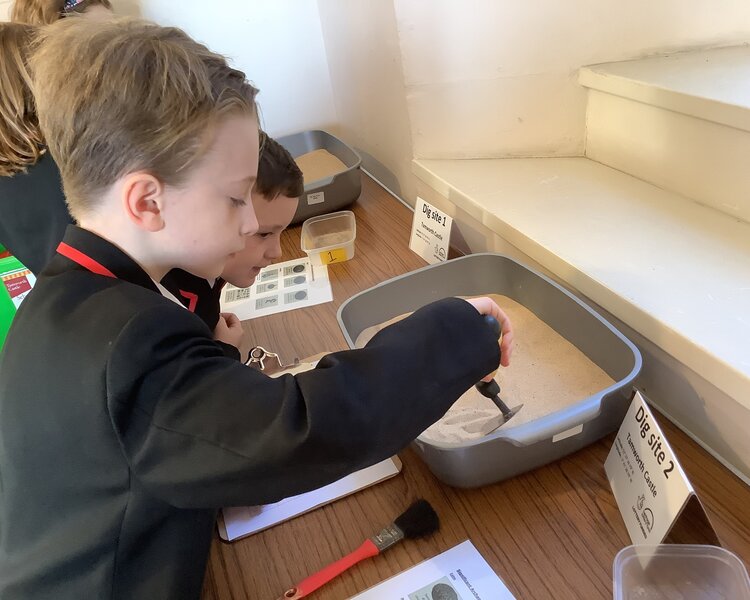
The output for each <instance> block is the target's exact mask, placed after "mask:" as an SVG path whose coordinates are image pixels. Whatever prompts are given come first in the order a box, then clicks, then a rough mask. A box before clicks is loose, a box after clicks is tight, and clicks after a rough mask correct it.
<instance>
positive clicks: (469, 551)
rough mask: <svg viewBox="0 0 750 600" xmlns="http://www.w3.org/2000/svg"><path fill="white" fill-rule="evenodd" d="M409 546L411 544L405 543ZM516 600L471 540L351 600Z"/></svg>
mask: <svg viewBox="0 0 750 600" xmlns="http://www.w3.org/2000/svg"><path fill="white" fill-rule="evenodd" d="M403 543H408V542H403ZM386 598H387V599H388V600H515V596H513V594H511V593H510V591H509V590H508V588H507V587H505V584H504V583H503V581H502V580H501V579H500V578H499V577H498V576H497V575H496V574H495V572H494V571H493V570H492V569H491V568H490V566H489V565H488V564H487V561H485V560H484V558H482V555H481V554H479V552H478V551H477V549H476V548H475V547H474V544H472V543H471V542H470V541H469V540H466V541H465V542H463V543H461V544H459V545H458V546H454V547H453V548H451V549H450V550H447V551H446V552H443V553H442V554H439V555H437V556H436V557H435V558H431V559H429V560H426V561H424V562H422V563H420V564H418V565H417V566H415V567H412V568H411V569H408V570H406V571H404V572H403V573H400V574H398V575H396V576H395V577H392V578H391V579H387V580H386V581H384V582H383V583H381V584H378V585H376V586H375V587H372V588H370V589H369V590H367V591H366V592H363V593H361V594H359V595H357V596H354V597H352V598H350V600H384V599H386Z"/></svg>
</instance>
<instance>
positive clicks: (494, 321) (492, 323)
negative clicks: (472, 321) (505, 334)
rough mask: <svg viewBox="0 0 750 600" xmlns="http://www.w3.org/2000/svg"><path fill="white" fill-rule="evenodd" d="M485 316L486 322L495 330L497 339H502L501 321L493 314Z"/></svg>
mask: <svg viewBox="0 0 750 600" xmlns="http://www.w3.org/2000/svg"><path fill="white" fill-rule="evenodd" d="M483 318H484V322H485V323H487V326H488V327H490V328H491V329H492V331H494V332H495V337H496V338H497V339H500V332H501V331H502V329H501V328H500V323H499V321H498V320H497V319H496V318H495V317H493V316H492V315H484V316H483Z"/></svg>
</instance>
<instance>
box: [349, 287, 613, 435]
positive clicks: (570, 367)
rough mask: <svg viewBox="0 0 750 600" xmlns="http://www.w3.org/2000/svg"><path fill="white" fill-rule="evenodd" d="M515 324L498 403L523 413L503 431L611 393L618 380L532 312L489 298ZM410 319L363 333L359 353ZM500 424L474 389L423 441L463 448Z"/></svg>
mask: <svg viewBox="0 0 750 600" xmlns="http://www.w3.org/2000/svg"><path fill="white" fill-rule="evenodd" d="M488 295H489V296H490V298H492V299H493V300H495V302H497V303H498V305H499V306H500V307H501V308H502V309H503V310H504V311H505V312H506V313H507V314H508V316H509V317H510V319H511V322H512V323H513V329H514V334H515V335H514V340H515V341H514V348H513V357H512V359H511V364H510V367H507V368H503V367H500V370H499V371H498V372H497V375H495V379H496V380H497V382H498V383H499V384H500V390H501V392H500V397H501V398H502V399H503V400H504V401H505V403H506V404H507V405H508V406H510V407H511V408H512V407H514V406H516V405H518V404H523V405H524V407H523V409H521V411H520V412H519V413H518V414H517V415H516V416H514V417H513V419H512V420H511V421H509V422H508V424H507V425H505V426H504V427H506V428H510V427H515V426H517V425H523V424H524V423H528V422H529V421H533V420H535V419H538V418H539V417H543V416H545V415H548V414H551V413H553V412H555V411H558V410H560V409H563V408H565V407H566V406H570V405H571V404H576V403H577V402H580V401H581V400H583V399H584V398H586V397H588V396H590V395H591V394H594V393H596V392H599V391H601V390H603V389H604V388H606V387H609V386H610V385H612V384H613V383H614V380H613V379H612V378H611V377H609V375H607V374H606V373H605V372H604V371H603V370H602V369H601V368H600V367H598V366H597V365H596V364H594V363H593V362H592V361H591V360H590V359H589V358H588V357H586V355H585V354H583V352H581V351H580V350H579V349H578V348H576V347H575V346H574V345H573V344H571V343H570V342H569V341H567V340H566V339H565V338H564V337H562V336H561V335H560V334H559V333H557V332H556V331H555V330H554V329H552V328H551V327H549V326H548V325H547V324H546V323H544V321H542V320H541V319H539V318H538V317H537V316H536V315H535V314H534V313H533V312H531V311H530V310H529V309H527V308H526V307H524V306H522V305H521V304H519V303H518V302H516V301H514V300H511V299H510V298H508V297H507V296H500V295H493V294H488ZM406 316H407V315H401V316H399V317H396V318H395V319H391V320H390V321H387V322H386V323H382V324H381V325H376V326H375V327H370V328H368V329H366V330H364V331H363V332H362V333H361V334H360V336H359V337H358V338H357V340H356V343H355V345H356V347H357V348H361V347H362V346H364V345H365V344H366V343H367V342H368V341H369V340H370V339H371V338H372V337H373V336H374V335H375V334H376V333H377V332H378V331H380V330H381V329H383V328H384V327H387V326H388V325H390V324H391V323H394V322H396V321H398V320H400V319H403V318H404V317H406ZM501 422H502V417H501V415H500V411H499V410H498V409H497V407H496V406H495V405H494V404H493V403H492V401H491V400H490V399H488V398H485V397H484V396H482V395H481V394H480V393H479V392H478V391H477V390H476V389H475V388H474V387H473V386H472V387H471V388H470V389H469V390H468V391H467V392H466V393H465V394H464V395H463V396H461V397H460V398H459V399H458V401H457V402H456V403H455V404H454V405H453V406H452V407H451V408H450V409H449V410H448V412H447V413H446V414H445V415H444V416H443V418H442V419H440V420H439V421H438V422H437V423H435V424H434V425H432V426H431V427H430V428H428V429H427V430H426V431H425V432H424V433H422V435H421V436H420V439H423V440H425V441H428V442H465V441H468V440H472V439H476V438H480V437H482V436H483V435H485V433H484V432H486V431H488V430H489V429H490V428H491V427H492V426H493V425H498V424H500V423H501Z"/></svg>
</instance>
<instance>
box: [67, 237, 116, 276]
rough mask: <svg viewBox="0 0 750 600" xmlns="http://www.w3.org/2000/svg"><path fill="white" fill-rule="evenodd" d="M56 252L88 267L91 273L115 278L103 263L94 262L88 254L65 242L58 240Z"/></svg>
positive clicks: (85, 267)
mask: <svg viewBox="0 0 750 600" xmlns="http://www.w3.org/2000/svg"><path fill="white" fill-rule="evenodd" d="M57 252H58V253H59V254H62V255H63V256H64V257H65V258H69V259H70V260H72V261H73V262H74V263H78V264H79V265H81V266H82V267H83V268H84V269H88V270H89V271H91V272H92V273H96V274H97V275H104V276H105V277H112V278H113V279H117V275H115V274H114V273H113V272H112V271H110V270H109V269H108V268H107V267H105V266H104V265H103V264H101V263H98V262H96V261H95V260H94V259H93V258H91V257H90V256H89V255H88V254H84V253H83V252H81V251H80V250H77V249H76V248H73V246H69V245H68V244H66V243H65V242H60V245H59V246H58V247H57Z"/></svg>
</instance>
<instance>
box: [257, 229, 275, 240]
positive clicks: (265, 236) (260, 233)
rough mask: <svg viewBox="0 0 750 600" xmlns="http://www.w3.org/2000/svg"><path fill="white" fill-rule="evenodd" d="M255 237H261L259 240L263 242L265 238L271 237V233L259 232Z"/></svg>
mask: <svg viewBox="0 0 750 600" xmlns="http://www.w3.org/2000/svg"><path fill="white" fill-rule="evenodd" d="M255 235H257V236H258V237H261V238H263V239H264V240H265V239H266V238H269V237H271V236H272V235H273V232H272V231H266V232H265V233H262V232H260V231H259V232H258V233H256V234H255Z"/></svg>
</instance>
